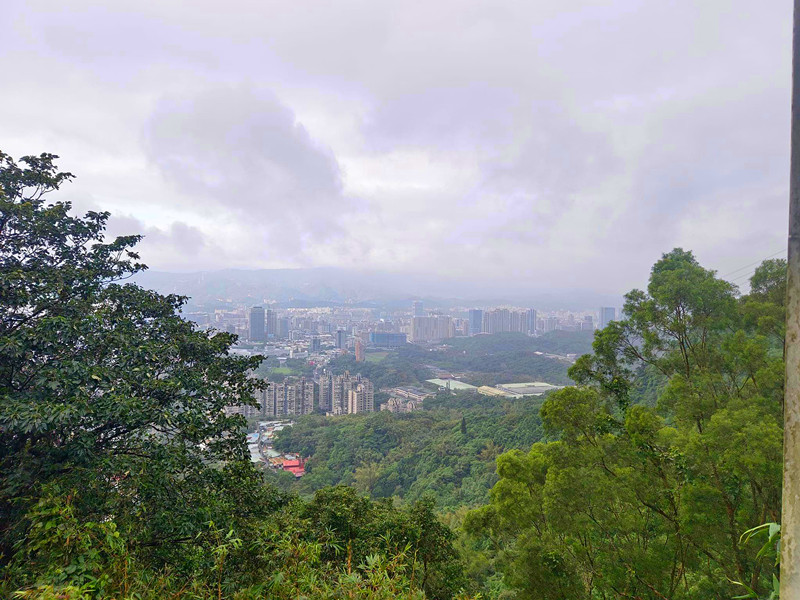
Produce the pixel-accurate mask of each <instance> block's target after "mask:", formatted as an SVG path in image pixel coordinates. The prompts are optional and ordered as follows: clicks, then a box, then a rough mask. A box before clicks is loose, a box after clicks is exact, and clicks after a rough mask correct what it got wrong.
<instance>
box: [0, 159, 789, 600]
mask: <svg viewBox="0 0 800 600" xmlns="http://www.w3.org/2000/svg"><path fill="white" fill-rule="evenodd" d="M55 158H56V157H54V156H52V155H47V154H43V155H40V156H37V157H25V158H23V159H21V160H20V161H19V163H17V162H15V161H14V160H12V159H11V158H10V157H9V156H7V155H5V154H0V306H1V307H2V312H1V313H0V396H2V401H1V402H0V596H2V597H4V598H5V597H7V598H13V597H17V598H31V599H42V600H44V599H48V600H56V599H59V600H77V599H81V600H82V599H89V598H92V599H93V598H115V599H123V598H124V599H130V600H134V599H140V600H141V599H153V600H154V599H156V598H158V599H160V598H181V599H195V598H197V599H200V598H203V599H205V598H216V599H217V600H220V599H223V598H225V599H231V600H233V599H237V600H239V599H255V598H278V599H282V598H285V599H289V598H368V599H372V598H375V599H377V598H386V599H389V598H400V599H411V598H414V599H422V598H436V599H450V598H467V597H476V595H478V594H480V596H481V597H485V598H498V599H500V598H503V599H510V598H517V599H520V600H522V599H553V600H573V599H574V600H599V599H603V600H611V599H615V600H616V599H619V600H622V599H643V600H644V599H646V600H701V599H702V600H704V599H707V598H714V599H719V600H722V599H729V598H732V597H734V596H746V597H754V598H758V597H763V598H767V597H769V596H770V594H772V595H773V597H774V577H775V576H776V575H777V569H776V567H775V558H774V536H775V531H774V528H764V529H763V530H761V531H762V533H759V534H758V535H756V536H755V539H750V540H748V537H744V538H743V537H742V534H743V533H744V532H746V531H747V530H749V529H751V528H753V527H756V526H759V525H762V524H765V523H770V522H778V521H779V520H780V495H781V465H782V460H781V442H782V431H781V428H782V393H783V352H782V350H783V341H784V340H783V337H784V325H783V323H784V316H785V315H784V294H785V271H786V265H785V263H784V262H783V261H780V260H771V261H766V262H764V263H763V264H762V265H761V266H760V267H759V268H758V270H757V271H756V272H755V274H754V275H753V278H752V280H751V291H750V293H748V294H747V295H744V296H743V295H740V294H739V293H738V290H737V289H736V288H735V287H734V286H732V285H731V284H729V283H727V282H725V281H723V280H721V279H719V278H717V277H716V275H715V273H714V272H713V271H709V270H706V269H705V268H703V267H702V266H701V265H699V264H698V263H697V261H696V259H695V258H694V256H693V255H692V254H691V253H690V252H686V251H684V250H680V249H676V250H673V251H672V252H669V253H667V254H665V255H664V256H663V258H662V259H661V260H659V261H658V262H657V263H656V265H655V266H654V267H653V269H652V272H651V276H650V281H649V282H648V285H647V287H646V289H644V290H634V291H632V292H630V293H629V294H628V295H627V296H626V305H625V315H626V318H625V320H623V321H620V322H616V323H612V324H611V325H610V326H608V327H607V328H606V329H604V330H603V331H601V332H598V333H597V334H596V336H595V338H594V341H593V345H592V351H591V353H589V354H586V355H585V356H583V357H581V358H580V359H579V360H578V361H577V362H576V363H575V364H574V365H573V366H572V367H571V368H570V369H569V377H570V378H571V379H572V380H573V381H574V382H575V383H576V384H577V385H575V386H571V387H567V388H565V389H563V390H560V391H558V392H555V393H551V394H549V395H548V396H546V397H545V398H543V399H536V398H529V399H521V400H514V401H505V400H500V401H498V400H492V399H486V398H481V397H477V396H470V395H454V396H448V395H440V396H437V397H436V398H434V399H432V400H429V401H426V406H425V410H422V411H419V412H417V413H411V414H409V415H391V414H380V413H378V414H374V415H367V416H364V417H361V416H358V415H355V416H352V417H348V416H344V417H340V418H334V419H330V420H325V419H323V418H321V417H316V416H312V417H310V418H307V419H303V420H301V421H300V422H299V423H298V425H297V426H296V427H294V428H292V429H291V430H286V431H285V433H284V434H282V435H281V436H280V437H279V440H278V444H279V445H280V447H281V448H287V449H288V448H291V449H299V450H301V451H303V452H304V453H308V454H310V455H312V456H313V459H312V461H311V463H310V472H309V474H308V475H307V476H306V478H305V479H304V480H303V481H302V482H300V484H299V485H300V486H303V487H301V489H300V492H301V494H297V493H294V491H286V489H285V488H284V483H285V482H284V481H282V480H277V481H275V480H274V478H269V477H265V474H263V473H261V472H260V471H258V470H257V469H255V468H254V467H253V466H252V464H251V463H250V461H249V456H248V453H247V449H246V446H245V441H244V436H243V435H242V433H241V431H242V428H243V426H244V422H243V419H242V418H241V417H238V416H226V414H225V412H224V411H223V410H222V408H223V407H224V406H226V405H231V404H241V403H253V402H254V399H253V397H254V393H255V391H256V390H257V388H258V386H259V385H262V384H261V383H260V381H259V379H257V378H253V377H251V376H250V374H251V372H252V371H253V370H255V369H257V368H258V366H259V362H260V359H259V358H239V357H235V356H231V355H230V354H229V352H228V350H229V349H230V347H231V345H232V343H233V342H234V337H233V336H231V335H229V334H226V333H219V332H200V331H195V330H194V329H193V328H192V326H191V325H190V324H189V323H187V322H185V321H183V320H182V319H181V318H180V317H179V314H178V311H179V308H180V307H181V306H182V305H183V303H184V302H185V299H184V298H181V297H178V296H162V295H159V294H156V293H154V292H151V291H148V290H145V289H142V288H141V287H138V286H136V285H132V284H130V283H126V279H127V278H128V277H129V276H130V275H131V274H132V273H135V272H137V271H140V270H141V269H143V268H144V266H143V265H141V264H140V262H139V257H138V255H137V254H136V253H135V250H134V248H135V245H136V243H137V241H138V240H139V238H138V237H137V236H129V237H119V238H116V239H114V240H111V241H108V240H105V238H104V230H105V225H106V222H107V220H108V217H109V215H108V214H107V213H99V212H89V213H87V214H86V215H85V216H83V217H76V216H73V215H72V214H71V212H70V208H71V207H70V205H69V204H68V203H63V202H59V201H51V200H50V196H49V195H48V193H50V192H55V191H56V190H58V188H59V187H61V186H62V185H64V184H66V183H67V182H68V181H69V180H70V179H71V178H72V176H71V175H70V174H68V173H60V172H59V171H58V169H57V168H56V166H55V164H54V160H55ZM561 342H564V343H565V344H566V341H564V340H561V341H560V342H558V343H559V344H560V343H561ZM484 343H490V342H484V341H482V340H480V339H477V340H476V341H472V340H469V341H464V342H461V341H458V342H454V343H453V345H452V351H444V352H441V353H438V354H437V353H433V352H431V353H428V355H426V359H425V361H426V363H425V364H436V365H441V367H442V368H452V369H454V370H471V371H472V370H474V371H475V372H479V373H489V374H491V375H492V376H498V377H500V376H502V377H506V376H508V375H509V374H515V373H520V374H521V373H523V372H524V373H525V374H526V376H529V375H528V373H529V372H530V371H528V368H529V367H531V368H533V366H535V365H536V363H535V362H533V361H529V360H528V359H529V358H530V357H527V356H525V352H526V350H525V349H524V348H519V347H515V346H514V344H517V343H522V342H518V341H514V340H509V342H508V344H510V345H505V346H504V348H505V350H500V349H494V348H491V349H487V348H483V349H482V348H480V347H477V346H479V345H480V344H484ZM570 343H571V342H570ZM458 344H473V345H475V346H476V347H475V348H473V349H472V350H474V351H475V354H474V355H473V356H477V355H480V353H481V352H483V353H484V354H483V355H481V358H480V360H479V361H478V362H475V363H472V362H470V361H471V360H472V358H470V356H471V354H470V352H468V353H467V354H466V355H465V354H464V352H463V351H464V350H468V349H467V348H466V347H465V348H461V349H460V350H461V354H460V356H461V357H464V356H466V357H467V358H466V359H462V358H459V347H458ZM558 347H559V348H560V349H561V351H562V352H563V351H566V350H564V348H566V345H565V346H558ZM515 348H516V349H515ZM554 348H555V347H554ZM506 350H507V351H508V352H509V354H508V355H507V356H501V357H500V358H497V362H494V358H493V357H496V356H497V355H498V353H501V352H505V351H506ZM410 351H411V352H414V351H415V350H413V349H411V350H410ZM553 351H556V350H555V349H554V350H553ZM434 354H437V357H436V358H434V357H433V355H434ZM518 355H520V356H518ZM390 356H391V355H390ZM388 359H390V357H387V360H388ZM405 359H409V361H410V363H411V364H412V365H413V364H417V363H415V361H414V360H411V358H410V357H405V358H403V355H402V353H398V354H397V355H396V357H395V358H393V359H392V360H405ZM433 361H438V362H433ZM464 361H467V362H464ZM376 364H378V365H380V364H381V363H376ZM390 364H391V363H390ZM523 365H524V366H523ZM469 366H472V367H476V369H471V368H468V367H469ZM477 367H481V369H477ZM536 368H538V366H536ZM564 368H565V369H566V366H565V367H564ZM398 371H402V369H398ZM564 376H565V380H564V381H565V382H567V381H568V380H567V379H566V372H565V374H564ZM376 377H377V375H376ZM541 378H546V377H545V376H544V375H542V377H541ZM554 383H555V382H554ZM490 488H491V489H490ZM770 529H772V531H770ZM770 535H771V536H772V538H771V540H770V541H769V542H767V536H770ZM764 542H767V543H766V545H764ZM762 545H763V552H760V550H761V549H762ZM770 551H772V554H771V552H770Z"/></svg>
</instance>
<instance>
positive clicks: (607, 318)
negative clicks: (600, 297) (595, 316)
mask: <svg viewBox="0 0 800 600" xmlns="http://www.w3.org/2000/svg"><path fill="white" fill-rule="evenodd" d="M616 318H617V309H616V308H614V307H613V306H601V307H600V329H604V328H605V326H606V325H608V324H609V323H611V321H613V320H615V319H616Z"/></svg>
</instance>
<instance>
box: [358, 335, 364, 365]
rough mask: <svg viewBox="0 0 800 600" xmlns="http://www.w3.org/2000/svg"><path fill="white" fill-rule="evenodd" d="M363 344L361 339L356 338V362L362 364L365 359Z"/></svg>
mask: <svg viewBox="0 0 800 600" xmlns="http://www.w3.org/2000/svg"><path fill="white" fill-rule="evenodd" d="M364 354H365V346H364V342H362V341H361V338H356V362H364V360H365V359H366V356H365V355H364Z"/></svg>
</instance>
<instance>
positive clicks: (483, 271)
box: [0, 0, 791, 307]
mask: <svg viewBox="0 0 800 600" xmlns="http://www.w3.org/2000/svg"><path fill="white" fill-rule="evenodd" d="M0 25H1V26H2V30H3V36H2V39H0V65H1V66H2V69H3V72H4V78H3V83H4V90H5V93H4V94H2V95H0V108H1V110H0V131H2V132H3V143H4V150H5V151H6V152H9V153H10V154H11V155H14V156H21V155H23V154H28V153H37V152H40V151H42V150H47V151H49V152H53V153H56V154H59V155H61V156H62V157H63V158H62V159H61V161H60V166H61V167H62V168H64V169H66V170H71V171H74V172H76V174H77V175H78V177H77V179H76V180H75V182H74V183H73V184H71V185H70V186H68V187H67V188H65V189H64V190H63V192H62V193H61V196H60V198H59V199H62V200H72V201H73V202H74V205H75V207H76V209H77V210H78V211H83V210H87V209H103V210H110V211H111V212H112V214H113V215H114V216H113V217H112V220H111V223H110V233H113V234H121V233H126V234H128V233H143V234H145V236H146V237H145V240H144V241H143V242H142V244H141V248H140V251H141V254H142V258H143V260H144V262H146V263H147V264H148V265H150V267H151V268H152V269H153V270H156V271H198V270H215V269H224V268H237V269H262V268H269V269H274V268H309V267H335V268H342V269H347V270H353V271H359V272H371V273H382V274H386V273H388V274H393V273H396V274H398V275H401V276H406V277H411V276H413V277H417V278H419V277H428V278H430V279H431V280H433V281H440V282H442V281H444V282H453V284H454V285H455V284H457V285H458V286H459V289H465V290H467V291H469V290H470V289H471V286H472V287H474V288H476V289H478V290H479V291H481V292H483V291H484V290H486V289H487V286H489V287H491V288H493V289H495V290H498V291H497V293H496V294H494V293H492V294H489V295H490V296H492V297H497V296H502V295H503V293H505V292H504V291H503V290H507V291H511V290H513V291H514V293H517V292H519V293H520V294H521V293H523V292H524V293H529V292H530V293H533V292H542V291H546V290H592V291H594V292H597V293H599V294H606V295H610V296H614V297H619V296H620V295H621V294H622V293H624V292H626V291H627V290H629V289H630V288H632V287H635V286H640V285H641V282H642V281H644V280H645V279H646V277H647V273H648V271H649V269H650V266H651V265H652V264H653V263H654V262H655V261H656V260H657V259H658V258H659V256H660V255H661V254H662V253H663V252H666V251H669V250H670V249H671V248H673V247H675V246H682V247H684V248H687V249H691V250H693V251H694V252H695V253H696V254H697V256H698V258H699V260H700V261H701V262H702V263H703V264H704V265H706V266H708V267H710V268H715V269H718V270H719V272H720V274H722V275H725V274H727V273H728V272H729V271H734V270H737V269H739V268H741V267H743V266H744V265H748V264H750V263H754V262H756V261H758V260H760V259H762V258H765V257H768V256H773V255H778V256H785V254H780V251H781V248H782V247H783V245H784V242H783V238H784V236H785V230H786V226H785V223H786V214H785V213H786V202H785V198H786V196H787V193H788V192H787V190H788V185H787V184H788V180H787V176H786V164H788V136H787V135H785V130H786V128H787V126H788V122H789V106H790V103H789V90H790V85H789V84H790V80H789V73H790V51H789V50H790V45H791V19H790V4H789V3H788V2H768V3H752V2H744V1H726V2H722V1H707V2H677V3H656V2H644V1H640V2H636V1H631V0H625V1H617V2H607V3H602V6H601V5H599V4H597V3H592V2H563V1H558V2H555V1H546V2H514V3H502V4H498V3H486V2H436V3H431V2H420V3H408V2H404V3H401V4H397V3H385V2H337V3H329V4H322V3H316V4H306V3H287V2H261V3H252V2H228V3H219V2H192V3H186V2H172V1H168V2H159V3H145V4H142V3H140V2H136V3H134V2H114V3H108V4H98V3H96V2H84V1H79V0H76V1H73V2H70V3H68V4H64V3H57V2H47V1H24V2H23V1H15V0H12V1H10V2H4V4H3V10H2V11H0ZM738 273H739V274H740V275H748V274H749V271H747V270H742V271H739V272H738ZM737 283H744V284H746V282H745V281H739V282H737ZM440 287H445V288H446V287H447V286H440ZM447 291H448V290H447V289H443V290H436V291H435V292H432V293H436V294H440V295H447ZM451 295H455V294H451ZM472 295H473V296H476V295H477V293H473V294H472ZM597 305H598V303H597V302H595V301H594V300H592V301H591V302H587V306H594V307H596V306H597Z"/></svg>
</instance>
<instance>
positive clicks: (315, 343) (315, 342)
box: [308, 335, 322, 352]
mask: <svg viewBox="0 0 800 600" xmlns="http://www.w3.org/2000/svg"><path fill="white" fill-rule="evenodd" d="M308 349H309V350H310V351H311V352H319V351H320V350H321V349H322V342H320V339H319V336H318V335H315V336H312V337H311V341H310V342H309V344H308Z"/></svg>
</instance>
